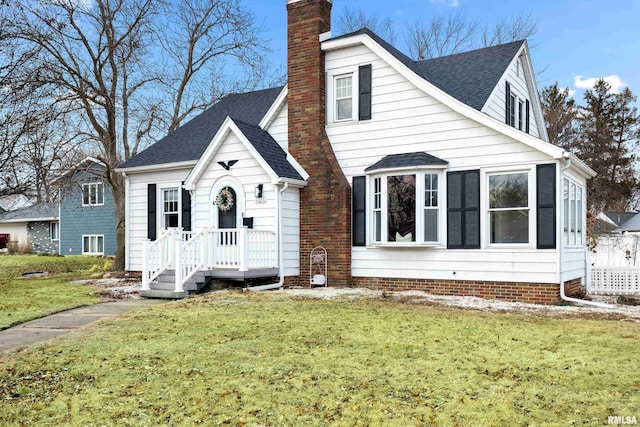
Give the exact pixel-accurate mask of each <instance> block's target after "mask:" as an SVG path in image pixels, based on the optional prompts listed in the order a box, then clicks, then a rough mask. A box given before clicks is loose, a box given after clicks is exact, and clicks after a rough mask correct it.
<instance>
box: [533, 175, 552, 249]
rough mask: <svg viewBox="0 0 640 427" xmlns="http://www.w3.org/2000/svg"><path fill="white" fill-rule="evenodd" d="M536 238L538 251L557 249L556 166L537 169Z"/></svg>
mask: <svg viewBox="0 0 640 427" xmlns="http://www.w3.org/2000/svg"><path fill="white" fill-rule="evenodd" d="M536 200H537V202H536V205H537V206H536V213H537V215H536V236H537V242H538V243H537V245H538V249H555V248H556V165H555V164H553V163H552V164H546V165H538V166H537V167H536Z"/></svg>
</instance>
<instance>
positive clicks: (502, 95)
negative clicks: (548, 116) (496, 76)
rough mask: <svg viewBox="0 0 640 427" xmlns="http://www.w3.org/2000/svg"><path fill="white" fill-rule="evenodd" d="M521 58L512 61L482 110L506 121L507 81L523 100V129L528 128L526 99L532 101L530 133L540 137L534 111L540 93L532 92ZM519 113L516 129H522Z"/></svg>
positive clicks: (503, 121)
mask: <svg viewBox="0 0 640 427" xmlns="http://www.w3.org/2000/svg"><path fill="white" fill-rule="evenodd" d="M521 61H522V60H521V59H518V60H515V59H514V61H513V62H512V63H511V65H510V66H509V68H508V69H507V71H506V72H505V74H504V75H503V76H502V78H501V79H500V81H499V82H498V84H497V85H496V87H495V90H494V92H493V94H492V95H491V96H490V98H489V99H488V100H487V103H486V104H485V106H484V107H483V108H482V112H483V113H486V114H488V115H489V116H491V117H493V118H495V119H496V120H499V121H500V122H501V123H505V121H506V117H505V108H504V106H505V101H506V96H507V94H506V92H505V82H509V83H510V84H511V93H512V94H513V95H515V96H517V97H518V99H520V100H522V104H523V105H522V129H521V130H522V131H523V132H524V131H525V130H526V111H525V110H526V100H527V99H528V100H529V101H530V104H531V105H530V107H529V134H530V135H532V136H535V137H540V132H539V130H538V123H537V121H536V116H535V114H534V111H533V103H534V102H536V101H535V98H534V97H537V96H538V94H536V93H531V91H530V89H529V87H530V84H529V83H528V82H527V80H526V74H527V73H524V72H523V68H522V67H523V66H522V64H520V65H518V62H521ZM518 66H519V67H520V71H519V72H518V71H517V70H518ZM515 109H516V112H517V110H518V106H516V107H515ZM517 117H518V116H517V115H516V118H515V120H514V123H515V124H514V125H513V127H515V128H516V129H520V127H519V125H518V123H517V122H518V120H517Z"/></svg>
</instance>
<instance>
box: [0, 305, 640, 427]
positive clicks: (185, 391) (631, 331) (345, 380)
mask: <svg viewBox="0 0 640 427" xmlns="http://www.w3.org/2000/svg"><path fill="white" fill-rule="evenodd" d="M638 342H640V326H639V325H638V324H636V323H632V322H621V321H612V320H585V319H546V318H535V317H525V316H517V315H509V314H486V313H478V312H472V311H461V310H453V309H444V308H438V307H428V306H416V305H406V304H401V303H396V302H388V301H387V300H362V301H340V300H338V301H320V300H295V299H292V298H290V297H287V296H285V295H282V294H277V293H276V294H250V295H242V294H237V293H221V294H217V295H215V296H201V297H197V298H192V299H188V300H185V301H181V302H177V303H172V304H163V305H159V306H155V307H153V308H151V309H149V310H144V311H141V312H137V313H129V314H127V315H124V316H122V317H121V318H120V319H117V320H110V321H108V322H104V323H102V325H100V326H94V327H91V328H88V329H85V330H84V331H81V332H80V333H76V334H72V335H70V336H67V337H66V338H65V339H62V340H58V341H56V343H55V344H48V345H45V346H41V347H39V348H35V349H32V350H31V351H29V352H27V353H24V354H21V355H19V356H16V357H15V358H13V359H10V360H8V361H6V362H5V363H4V364H0V384H1V385H0V424H2V425H14V424H15V425H17V424H21V425H42V424H47V425H59V424H72V425H116V424H117V425H197V424H202V425H219V424H230V425H244V424H246V425H275V426H281V425H327V424H330V425H331V424H335V425H429V424H433V425H529V424H537V425H540V424H567V423H575V424H599V425H602V424H606V423H607V417H608V416H618V415H621V416H636V417H637V418H639V417H640V353H639V352H638Z"/></svg>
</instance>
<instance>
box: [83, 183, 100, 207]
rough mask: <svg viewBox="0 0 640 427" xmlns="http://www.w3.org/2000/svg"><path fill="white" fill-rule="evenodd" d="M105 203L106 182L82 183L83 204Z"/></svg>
mask: <svg viewBox="0 0 640 427" xmlns="http://www.w3.org/2000/svg"><path fill="white" fill-rule="evenodd" d="M101 205H104V184H103V183H102V182H89V183H86V184H82V206H101Z"/></svg>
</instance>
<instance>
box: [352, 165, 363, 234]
mask: <svg viewBox="0 0 640 427" xmlns="http://www.w3.org/2000/svg"><path fill="white" fill-rule="evenodd" d="M351 198H352V201H351V209H352V213H351V218H352V224H351V226H352V228H351V234H352V240H353V246H365V245H366V244H367V223H366V218H367V211H366V200H367V182H366V177H364V176H354V177H353V190H352V191H351Z"/></svg>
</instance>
